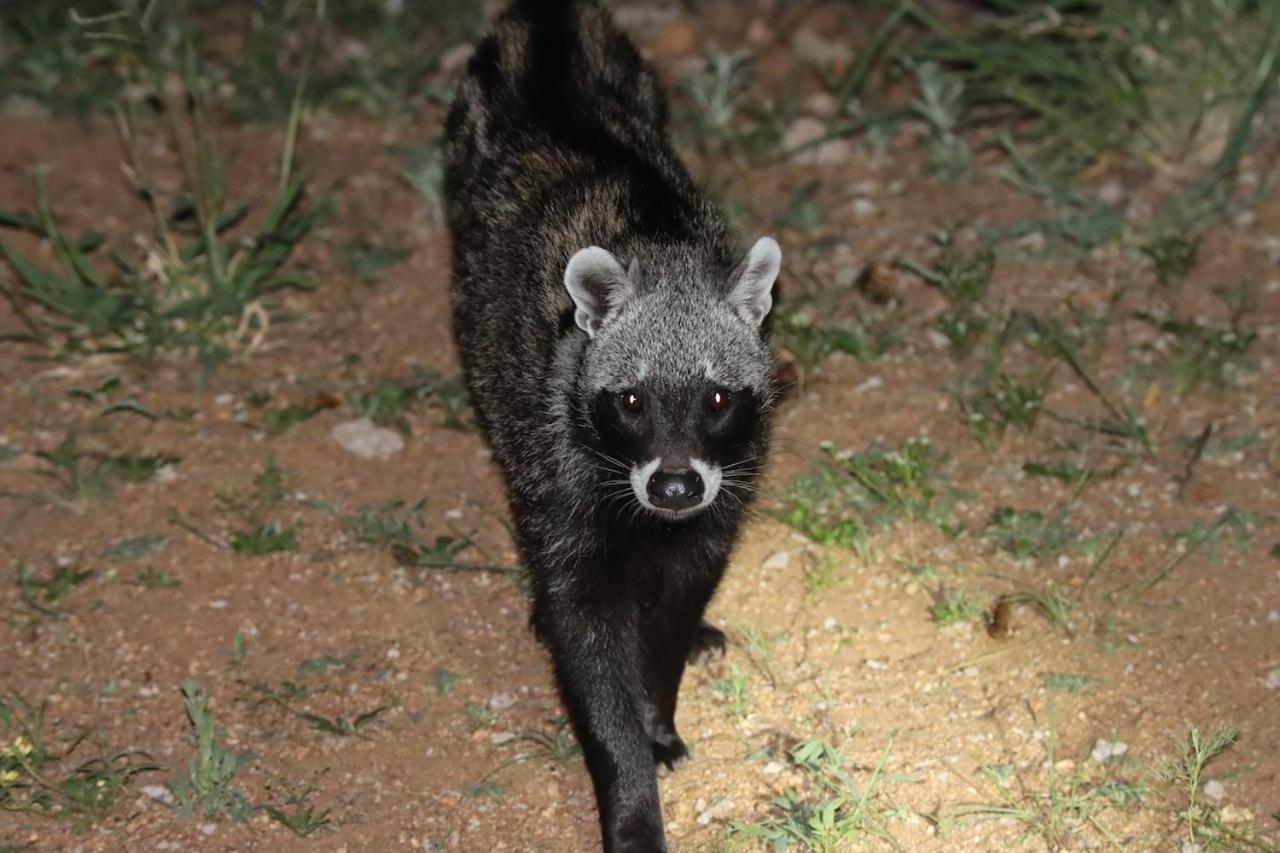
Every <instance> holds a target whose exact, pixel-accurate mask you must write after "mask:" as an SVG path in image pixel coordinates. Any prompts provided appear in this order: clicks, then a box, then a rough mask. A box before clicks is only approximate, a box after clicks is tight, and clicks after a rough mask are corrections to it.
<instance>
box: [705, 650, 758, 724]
mask: <svg viewBox="0 0 1280 853" xmlns="http://www.w3.org/2000/svg"><path fill="white" fill-rule="evenodd" d="M711 692H712V693H714V694H716V696H717V697H718V698H719V699H720V701H721V702H722V703H723V704H724V706H725V708H727V709H728V711H729V713H730V714H732V715H733V716H734V718H735V719H738V720H745V719H746V718H747V717H748V716H749V715H750V714H751V684H750V681H749V677H748V675H747V674H746V673H745V672H740V671H739V670H738V668H737V667H735V666H733V665H732V664H730V665H729V673H728V674H727V675H725V676H722V677H720V678H715V679H712V681H711Z"/></svg>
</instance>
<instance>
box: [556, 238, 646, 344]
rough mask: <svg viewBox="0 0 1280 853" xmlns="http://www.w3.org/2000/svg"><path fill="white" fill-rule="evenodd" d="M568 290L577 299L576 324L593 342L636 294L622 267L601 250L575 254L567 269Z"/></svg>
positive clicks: (589, 249) (565, 270)
mask: <svg viewBox="0 0 1280 853" xmlns="http://www.w3.org/2000/svg"><path fill="white" fill-rule="evenodd" d="M632 268H633V269H634V268H635V264H634V263H633V264H632ZM564 287H565V290H567V291H569V296H570V297H571V298H572V299H573V305H574V312H573V319H574V322H575V323H577V324H578V328H580V329H582V331H584V332H586V333H587V334H588V335H589V336H590V337H593V338H594V337H595V336H596V332H598V331H600V326H601V325H602V324H603V323H604V321H605V319H606V318H608V316H609V315H610V314H612V313H613V312H614V311H616V310H618V308H619V307H620V306H621V305H622V303H624V302H626V301H627V300H628V299H629V298H631V295H632V294H633V293H634V292H635V285H634V284H633V283H632V280H631V278H629V277H628V275H627V273H626V272H625V271H624V270H623V269H622V264H620V263H618V259H617V258H615V257H614V256H613V255H611V254H609V253H608V252H606V251H605V250H604V249H601V248H600V247H599V246H588V247H587V248H585V249H580V250H578V251H577V252H575V253H574V255H573V257H572V258H570V259H569V263H568V264H567V265H566V266H565V268H564Z"/></svg>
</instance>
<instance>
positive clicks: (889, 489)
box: [831, 438, 955, 523]
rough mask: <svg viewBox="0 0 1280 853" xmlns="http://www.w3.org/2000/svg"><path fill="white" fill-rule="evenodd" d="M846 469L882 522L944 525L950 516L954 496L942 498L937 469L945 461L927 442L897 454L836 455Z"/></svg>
mask: <svg viewBox="0 0 1280 853" xmlns="http://www.w3.org/2000/svg"><path fill="white" fill-rule="evenodd" d="M831 455H832V458H833V459H834V460H835V461H836V462H838V463H839V464H840V465H841V466H843V468H844V470H845V471H846V472H847V473H848V475H849V476H850V477H851V478H852V479H853V481H854V482H855V483H857V484H858V485H859V486H860V487H861V488H862V491H863V493H864V495H865V498H866V502H867V506H868V507H869V508H871V509H873V510H878V511H879V514H880V516H881V520H884V521H887V520H892V519H894V518H899V517H901V518H910V519H915V520H918V521H932V522H938V523H943V522H945V521H946V520H947V519H948V518H950V516H951V509H952V506H953V505H954V503H955V496H954V495H953V494H945V493H944V494H941V495H940V494H939V489H938V488H937V486H935V482H936V481H937V479H938V474H937V472H936V468H937V467H938V466H939V465H940V464H941V462H942V461H943V459H942V456H941V455H940V454H939V453H938V452H937V451H936V450H934V448H933V445H931V444H930V443H929V440H928V439H925V438H920V439H916V438H913V439H910V440H908V441H906V442H904V443H903V444H902V446H901V447H900V448H898V449H896V450H867V451H863V452H861V453H853V452H851V451H837V452H834V453H832V454H831Z"/></svg>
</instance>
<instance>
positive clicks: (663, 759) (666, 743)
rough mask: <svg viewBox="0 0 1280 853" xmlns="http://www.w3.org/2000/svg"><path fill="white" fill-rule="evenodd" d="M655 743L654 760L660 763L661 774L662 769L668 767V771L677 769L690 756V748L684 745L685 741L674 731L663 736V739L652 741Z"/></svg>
mask: <svg viewBox="0 0 1280 853" xmlns="http://www.w3.org/2000/svg"><path fill="white" fill-rule="evenodd" d="M651 743H652V745H653V761H654V763H655V764H657V765H659V775H661V769H662V768H663V767H666V768H667V770H668V771H671V770H675V769H676V768H677V767H679V766H680V765H681V764H683V763H684V762H685V761H687V760H688V758H689V748H688V747H686V746H685V745H684V741H683V740H681V739H680V735H678V734H676V733H674V732H672V733H671V734H669V735H665V736H663V738H662V740H661V741H656V740H655V741H651Z"/></svg>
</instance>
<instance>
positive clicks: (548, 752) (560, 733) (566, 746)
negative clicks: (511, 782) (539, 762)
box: [516, 717, 582, 764]
mask: <svg viewBox="0 0 1280 853" xmlns="http://www.w3.org/2000/svg"><path fill="white" fill-rule="evenodd" d="M516 740H517V741H524V742H527V743H532V744H533V745H534V746H535V747H536V749H535V750H534V752H533V753H532V754H531V755H530V756H529V757H530V758H544V759H547V760H548V761H552V762H554V763H556V764H567V763H569V762H570V761H575V760H577V759H579V758H581V757H582V747H581V746H580V745H579V744H578V739H577V738H576V737H574V736H573V729H572V728H571V727H570V726H569V720H568V718H567V717H560V718H558V719H555V720H553V721H552V722H551V729H550V731H522V732H520V733H519V734H517V735H516Z"/></svg>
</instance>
